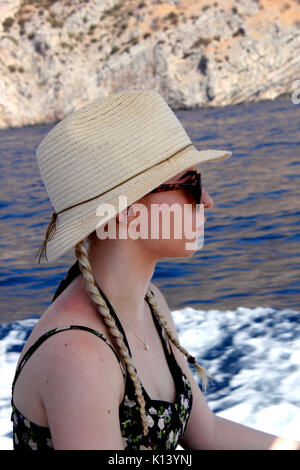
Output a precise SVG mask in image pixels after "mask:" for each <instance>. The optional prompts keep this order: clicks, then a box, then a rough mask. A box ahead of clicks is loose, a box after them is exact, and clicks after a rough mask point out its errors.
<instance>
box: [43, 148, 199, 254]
mask: <svg viewBox="0 0 300 470" xmlns="http://www.w3.org/2000/svg"><path fill="white" fill-rule="evenodd" d="M191 146H193V144H188V145H186V146H185V147H183V148H182V149H180V150H177V152H175V153H173V154H172V155H171V156H170V157H168V158H166V159H165V160H163V161H161V162H158V163H156V164H155V165H152V166H151V167H149V168H147V169H146V170H143V171H140V172H139V173H137V174H136V175H134V176H131V177H130V178H128V179H127V180H125V181H122V183H119V184H117V185H116V186H114V187H113V188H110V189H108V190H107V191H104V193H101V194H98V195H97V196H94V197H92V198H90V199H86V200H85V201H82V202H78V203H77V204H74V205H73V206H70V207H66V208H65V209H62V210H61V211H59V212H55V211H54V212H53V213H52V217H51V221H50V223H49V225H48V228H47V230H46V234H45V240H44V241H43V243H42V245H41V246H40V248H39V249H38V251H37V253H36V255H35V258H36V257H37V256H38V254H39V252H40V256H39V261H38V263H40V260H41V257H42V256H44V257H45V258H46V260H47V261H48V259H47V253H46V249H47V242H48V240H51V239H52V238H53V237H54V234H55V231H56V219H57V216H58V214H61V213H62V212H65V211H67V210H70V209H73V207H76V206H80V205H81V204H85V203H87V202H90V201H93V200H94V199H97V198H98V197H101V196H103V195H104V194H106V193H108V192H109V191H112V190H114V189H116V188H118V187H119V186H121V185H122V184H124V183H127V182H128V181H130V180H132V179H133V178H136V177H137V176H139V175H141V174H142V173H145V171H148V170H151V168H154V167H155V166H157V165H161V164H162V163H164V162H166V161H168V160H170V158H173V157H175V155H177V154H178V153H180V152H182V151H183V150H185V149H186V148H188V147H191Z"/></svg>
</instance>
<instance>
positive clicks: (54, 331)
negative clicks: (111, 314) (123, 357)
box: [12, 325, 126, 393]
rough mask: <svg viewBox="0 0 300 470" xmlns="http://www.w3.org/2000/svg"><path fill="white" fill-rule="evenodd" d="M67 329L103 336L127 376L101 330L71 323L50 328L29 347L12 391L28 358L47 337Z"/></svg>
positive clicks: (123, 371)
mask: <svg viewBox="0 0 300 470" xmlns="http://www.w3.org/2000/svg"><path fill="white" fill-rule="evenodd" d="M66 330H85V331H89V332H91V333H94V334H95V335H96V336H98V338H101V339H103V340H104V341H105V342H106V343H107V344H108V346H109V347H110V348H111V349H112V351H113V352H114V354H115V356H116V358H117V359H118V362H119V364H120V367H121V369H122V374H123V375H124V378H126V371H125V369H124V366H123V364H122V363H121V361H120V359H119V357H118V355H117V353H116V351H115V350H114V348H113V347H112V345H111V344H110V343H109V342H108V341H107V339H106V337H105V336H104V335H103V334H102V333H100V332H99V331H97V330H93V329H92V328H89V327H87V326H82V325H69V326H64V327H61V328H54V329H53V330H49V331H47V332H46V333H44V334H43V335H42V336H40V337H39V338H38V339H37V340H36V341H35V343H34V344H33V345H32V346H30V348H29V349H28V351H27V352H26V353H25V354H24V356H23V359H22V361H21V362H20V364H19V366H18V368H17V370H16V374H15V377H14V381H13V384H12V393H13V391H14V386H15V383H16V380H17V378H18V377H19V375H20V372H21V370H22V369H23V367H24V365H25V364H26V362H27V361H28V359H29V358H30V357H31V356H32V354H33V353H34V352H35V351H36V349H37V348H38V347H39V346H40V345H41V344H42V343H43V342H44V341H46V339H48V338H50V337H51V336H53V335H55V334H56V333H60V332H61V331H66Z"/></svg>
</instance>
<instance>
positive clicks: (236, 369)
mask: <svg viewBox="0 0 300 470" xmlns="http://www.w3.org/2000/svg"><path fill="white" fill-rule="evenodd" d="M172 316H173V318H174V322H175V324H176V327H177V330H178V336H179V339H180V342H181V343H182V345H183V346H184V347H185V348H186V349H187V350H188V351H189V352H190V353H191V354H192V355H194V356H196V359H197V360H198V362H200V363H202V364H203V365H204V366H205V367H206V368H207V370H208V371H209V373H210V374H211V375H212V376H213V378H214V380H215V382H213V383H212V385H211V387H210V388H209V389H208V392H207V393H206V394H205V397H206V401H207V403H208V405H209V407H210V408H211V409H212V410H213V411H214V412H215V413H216V414H217V415H218V416H222V417H224V418H227V419H230V420H231V421H235V422H238V423H241V424H245V425H247V426H250V427H253V428H255V429H259V430H261V431H265V432H268V433H270V434H275V435H277V436H280V437H285V438H289V439H296V440H299V441H300V426H299V423H300V396H299V390H300V373H299V372H300V341H299V337H300V330H299V322H298V321H296V319H297V318H298V317H299V313H298V312H295V311H292V310H289V309H286V310H275V309H272V308H262V307H256V308H252V309H251V308H245V307H240V308H238V309H236V310H226V311H219V310H209V311H202V310H195V309H193V308H191V307H187V308H185V309H183V310H176V311H174V312H172ZM36 321H37V319H27V320H24V321H21V322H15V323H13V324H12V325H9V327H10V328H7V327H8V325H0V332H1V327H2V328H5V327H6V329H7V334H6V335H2V336H3V338H2V340H1V341H0V376H1V384H0V449H12V439H11V437H10V433H11V431H12V423H11V421H10V414H11V408H10V399H11V383H12V380H13V376H14V373H15V366H16V363H17V361H18V358H19V353H17V352H12V351H11V352H7V351H9V350H10V349H11V348H12V347H13V346H15V345H19V346H20V347H21V346H22V345H23V343H24V341H25V337H26V333H28V332H29V331H30V330H31V329H32V328H33V327H34V325H35V323H36ZM3 331H4V330H3ZM195 378H196V375H195Z"/></svg>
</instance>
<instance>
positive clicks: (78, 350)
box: [39, 331, 124, 450]
mask: <svg viewBox="0 0 300 470" xmlns="http://www.w3.org/2000/svg"><path fill="white" fill-rule="evenodd" d="M42 348H43V349H42ZM40 349H41V354H42V357H41V360H42V361H43V364H44V365H45V367H44V370H43V373H42V380H41V382H40V386H39V390H40V396H41V401H42V403H43V405H44V408H45V410H46V414H47V418H48V424H49V427H50V430H51V435H52V439H53V445H54V448H55V449H57V450H59V449H64V450H84V449H86V450H87V449H89V450H104V449H121V450H124V445H123V442H122V437H121V431H120V422H119V402H120V396H121V391H122V387H123V388H124V386H123V384H122V382H123V379H122V373H121V371H120V366H119V364H118V362H117V360H116V357H115V356H114V353H113V351H111V349H110V348H109V347H108V346H107V344H106V343H105V342H104V341H102V340H100V339H99V338H97V337H96V336H95V335H92V334H90V333H88V332H85V331H65V332H60V333H59V334H57V335H54V336H53V337H52V338H49V339H48V340H47V341H46V342H45V343H44V344H43V345H42V346H41V348H40Z"/></svg>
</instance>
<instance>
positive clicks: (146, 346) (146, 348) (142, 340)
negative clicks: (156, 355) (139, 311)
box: [122, 311, 150, 351]
mask: <svg viewBox="0 0 300 470" xmlns="http://www.w3.org/2000/svg"><path fill="white" fill-rule="evenodd" d="M122 318H123V316H122ZM123 320H124V322H125V323H127V325H128V326H129V327H130V328H131V329H132V331H133V332H134V334H135V336H136V337H137V338H138V339H139V340H140V341H141V342H142V343H144V349H145V351H149V350H150V346H149V344H148V343H147V338H146V333H145V339H142V338H141V337H140V336H139V335H138V334H137V332H136V331H135V329H134V328H133V327H132V326H131V325H130V323H129V322H128V321H127V320H125V318H123ZM144 323H145V325H144V326H145V331H146V315H145V311H144Z"/></svg>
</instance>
